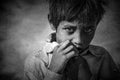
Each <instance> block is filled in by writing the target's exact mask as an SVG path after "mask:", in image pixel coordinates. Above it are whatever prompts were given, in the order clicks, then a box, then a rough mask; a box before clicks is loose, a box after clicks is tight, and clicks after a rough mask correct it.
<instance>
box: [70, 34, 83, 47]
mask: <svg viewBox="0 0 120 80" xmlns="http://www.w3.org/2000/svg"><path fill="white" fill-rule="evenodd" d="M72 42H73V43H74V45H76V47H79V46H80V45H81V34H80V32H77V33H75V34H74V36H73V39H72Z"/></svg>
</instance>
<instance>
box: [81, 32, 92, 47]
mask: <svg viewBox="0 0 120 80" xmlns="http://www.w3.org/2000/svg"><path fill="white" fill-rule="evenodd" d="M93 37H94V33H92V34H90V35H88V34H86V35H84V37H83V40H82V42H83V44H84V45H89V44H90V42H91V41H92V39H93Z"/></svg>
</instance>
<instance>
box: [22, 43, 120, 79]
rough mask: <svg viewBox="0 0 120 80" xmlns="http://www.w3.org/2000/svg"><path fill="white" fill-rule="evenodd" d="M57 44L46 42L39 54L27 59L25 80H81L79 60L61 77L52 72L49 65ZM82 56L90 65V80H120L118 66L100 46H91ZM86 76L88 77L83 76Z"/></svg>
mask: <svg viewBox="0 0 120 80" xmlns="http://www.w3.org/2000/svg"><path fill="white" fill-rule="evenodd" d="M56 45H57V44H55V43H49V42H45V44H44V46H43V48H41V49H40V50H39V51H38V52H36V53H34V54H31V55H29V56H28V57H27V59H26V61H25V66H24V76H25V80H44V78H45V76H47V78H48V80H49V79H50V80H80V75H81V74H83V73H80V70H79V68H76V66H77V64H78V65H79V59H78V60H77V59H76V60H77V61H73V62H71V63H72V65H73V67H70V68H69V65H68V71H67V70H66V71H65V74H63V75H60V74H57V73H55V72H52V71H50V70H49V69H48V68H49V65H50V62H51V59H52V53H51V52H52V50H53V49H54V46H56ZM80 56H82V57H83V58H84V59H85V60H86V61H87V63H88V66H89V69H90V72H91V74H92V75H91V78H90V80H107V79H109V80H111V79H112V78H113V80H115V79H117V78H119V76H120V75H119V74H120V73H119V69H118V66H117V65H116V64H115V63H114V61H113V59H112V57H111V56H110V55H109V53H108V52H107V51H106V50H105V49H104V48H103V47H99V46H93V45H90V46H89V47H88V49H86V50H85V51H84V52H83V53H82V54H81V55H80ZM75 68H76V69H75ZM83 76H86V75H83Z"/></svg>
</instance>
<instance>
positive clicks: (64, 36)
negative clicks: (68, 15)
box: [56, 30, 69, 43]
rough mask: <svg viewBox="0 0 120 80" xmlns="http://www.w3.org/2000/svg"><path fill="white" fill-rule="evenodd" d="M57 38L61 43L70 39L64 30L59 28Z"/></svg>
mask: <svg viewBox="0 0 120 80" xmlns="http://www.w3.org/2000/svg"><path fill="white" fill-rule="evenodd" d="M56 39H57V42H58V43H61V42H64V41H66V40H68V39H69V36H68V35H67V34H66V33H65V32H64V31H63V30H59V31H57V33H56Z"/></svg>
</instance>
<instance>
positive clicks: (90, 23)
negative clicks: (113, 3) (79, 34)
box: [59, 21, 95, 27]
mask: <svg viewBox="0 0 120 80" xmlns="http://www.w3.org/2000/svg"><path fill="white" fill-rule="evenodd" d="M59 26H62V27H64V26H84V27H87V26H95V22H83V21H81V22H80V21H73V22H68V21H61V22H60V24H59Z"/></svg>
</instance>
